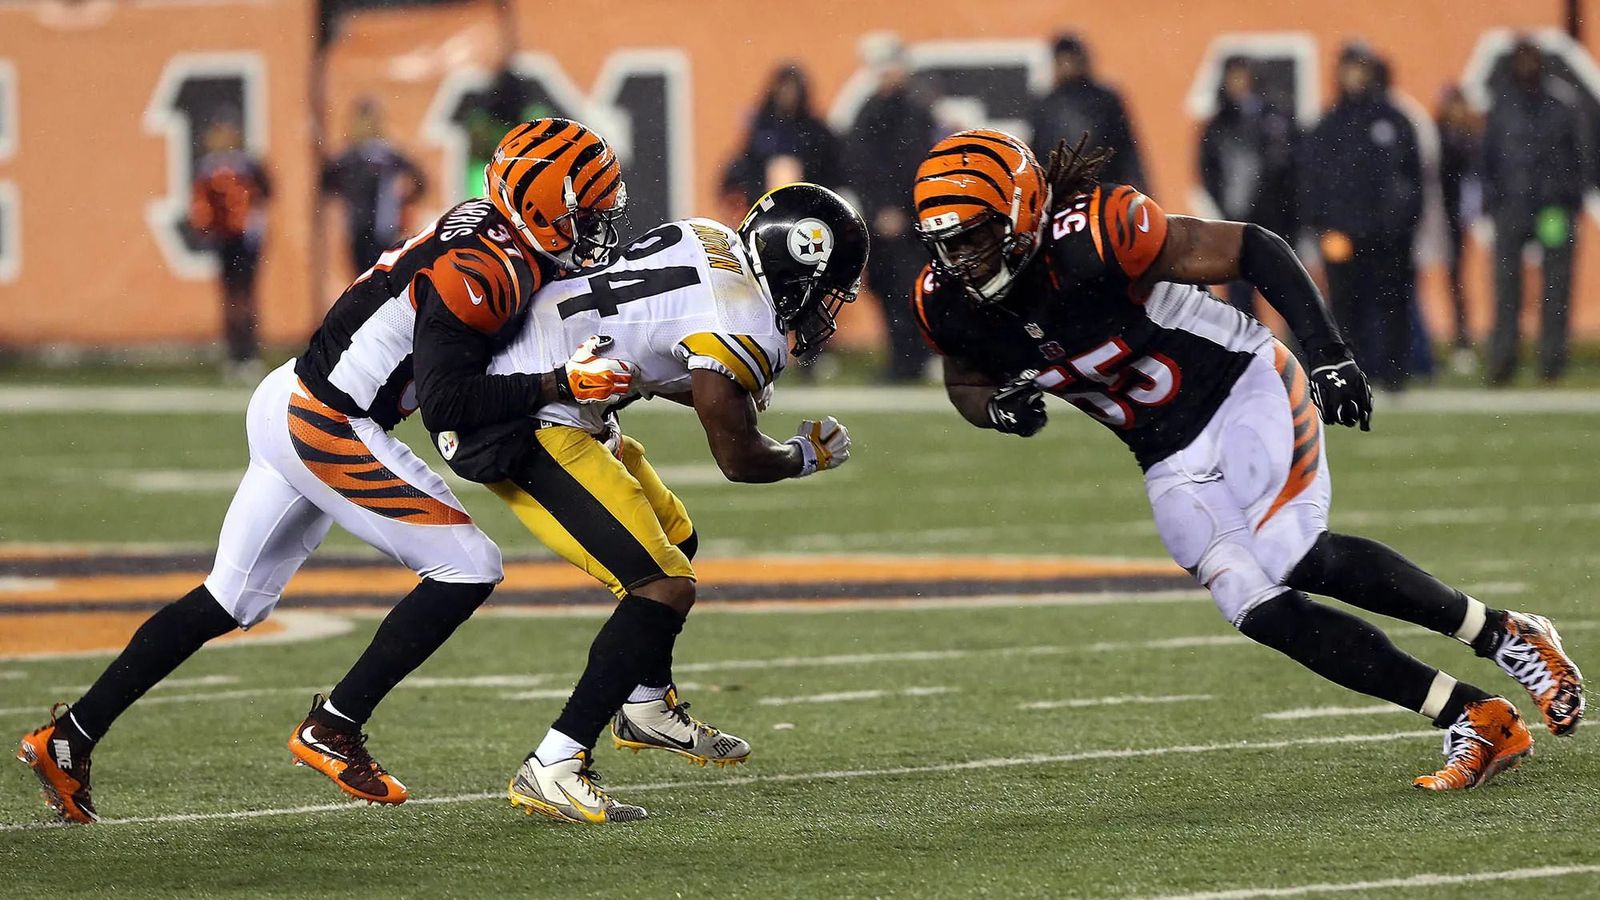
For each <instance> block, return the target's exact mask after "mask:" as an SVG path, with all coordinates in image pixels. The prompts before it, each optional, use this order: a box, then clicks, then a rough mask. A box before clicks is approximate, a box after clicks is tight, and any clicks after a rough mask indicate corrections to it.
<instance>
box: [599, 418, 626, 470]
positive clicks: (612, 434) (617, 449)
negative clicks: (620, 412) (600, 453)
mask: <svg viewBox="0 0 1600 900" xmlns="http://www.w3.org/2000/svg"><path fill="white" fill-rule="evenodd" d="M605 428H606V430H605V431H604V432H602V433H601V434H599V435H598V436H597V437H596V440H598V441H599V442H600V443H602V444H604V445H605V447H606V450H607V451H608V452H610V454H611V455H612V456H615V457H616V458H617V459H621V458H622V419H621V418H620V417H618V416H617V414H616V413H607V414H606V425H605Z"/></svg>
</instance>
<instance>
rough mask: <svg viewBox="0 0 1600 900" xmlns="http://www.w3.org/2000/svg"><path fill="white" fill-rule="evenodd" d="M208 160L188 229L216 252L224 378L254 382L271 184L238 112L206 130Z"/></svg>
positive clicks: (199, 175)
mask: <svg viewBox="0 0 1600 900" xmlns="http://www.w3.org/2000/svg"><path fill="white" fill-rule="evenodd" d="M201 145H202V146H203V147H204V148H205V155H204V156H201V157H200V162H199V164H198V165H197V166H196V167H195V178H194V183H193V184H192V185H191V187H190V200H189V227H190V228H192V229H193V230H194V233H195V234H196V235H198V236H199V237H200V239H201V240H202V241H203V242H204V243H205V245H206V246H207V247H209V248H211V249H213V250H215V251H216V253H217V263H218V267H219V268H220V270H221V274H222V331H223V337H224V340H225V341H226V343H227V354H228V360H227V368H226V375H227V377H228V379H229V380H230V381H237V382H239V383H253V382H254V380H255V379H257V378H259V376H260V375H261V361H260V358H259V357H260V353H261V347H260V344H259V343H258V342H257V340H256V269H257V267H258V265H259V264H260V261H261V241H262V237H263V235H264V234H265V233H266V225H267V198H268V197H269V196H270V195H271V193H272V185H271V181H270V180H269V179H268V177H267V173H266V170H265V169H264V168H263V167H262V165H261V161H260V160H258V159H256V158H255V157H254V156H252V155H250V153H249V151H247V150H246V149H245V147H244V133H243V132H242V131H241V130H240V127H239V119H238V115H237V113H233V112H230V113H225V114H223V115H222V116H219V117H218V118H217V119H216V120H215V121H213V122H212V123H211V124H210V125H209V126H208V127H207V128H206V131H205V137H204V139H203V141H202V144H201Z"/></svg>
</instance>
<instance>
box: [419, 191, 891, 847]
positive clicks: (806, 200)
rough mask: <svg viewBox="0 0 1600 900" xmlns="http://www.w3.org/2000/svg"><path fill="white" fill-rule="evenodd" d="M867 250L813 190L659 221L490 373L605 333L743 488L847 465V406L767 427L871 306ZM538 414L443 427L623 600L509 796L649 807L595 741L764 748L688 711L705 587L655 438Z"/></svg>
mask: <svg viewBox="0 0 1600 900" xmlns="http://www.w3.org/2000/svg"><path fill="white" fill-rule="evenodd" d="M866 259H867V232H866V228H865V226H864V225H863V224H862V221H861V216H860V215H859V214H858V213H857V212H856V211H855V210H854V209H853V208H851V206H850V205H849V204H848V203H846V202H845V201H844V200H843V199H841V198H840V197H839V196H838V195H837V194H835V193H833V192H832V191H829V190H827V189H826V188H822V187H818V186H816V185H813V184H791V185H787V186H784V187H780V188H778V189H776V190H774V191H772V192H771V193H768V194H767V195H766V196H764V197H762V198H761V199H760V200H759V201H757V202H756V204H755V206H754V207H753V208H752V209H751V210H750V213H749V215H748V216H747V217H746V218H745V220H744V223H743V224H742V225H740V227H739V229H738V231H737V232H735V231H734V230H732V229H729V228H728V227H727V226H725V225H722V224H720V223H717V222H713V221H710V220H708V219H687V220H684V221H679V222H669V223H667V224H665V225H661V226H658V227H656V228H654V229H652V230H650V231H649V232H647V233H645V234H644V235H643V236H642V237H640V238H639V239H638V240H636V241H634V242H633V243H632V244H631V245H629V246H628V247H626V248H625V249H624V250H623V251H622V253H621V254H620V256H619V258H617V259H616V260H614V261H613V262H612V263H611V264H610V265H608V266H605V267H602V268H599V269H598V270H596V271H594V272H592V273H591V272H585V273H584V274H583V275H582V277H578V278H573V279H568V280H565V281H560V282H556V283H554V284H552V285H550V286H548V287H546V288H545V289H544V290H543V291H542V292H541V293H540V294H539V297H538V302H537V303H536V304H535V305H534V308H533V311H532V312H531V313H530V314H529V316H528V321H527V322H526V324H525V325H524V327H523V329H522V331H521V333H520V334H518V336H517V338H516V340H514V341H513V342H512V343H511V345H510V346H509V347H507V348H506V350H505V351H504V352H502V353H501V354H500V355H498V356H496V357H495V360H494V362H493V364H492V366H491V368H490V371H492V372H496V373H503V374H512V373H516V372H538V371H543V370H545V369H547V368H549V364H548V363H547V362H546V360H547V359H548V358H550V356H551V354H554V353H557V350H556V348H557V347H560V346H562V345H563V344H566V343H571V342H572V340H573V338H572V336H573V335H577V334H579V332H582V333H583V334H584V335H588V334H594V333H597V332H598V333H603V334H605V335H606V337H607V338H608V339H609V340H610V342H611V344H610V349H609V350H608V351H607V352H609V353H613V354H615V355H616V356H617V357H618V358H619V359H625V360H627V361H628V363H629V364H631V366H632V374H633V378H632V393H633V395H634V396H635V397H645V398H648V397H653V396H660V397H666V398H668V399H671V400H675V401H677V402H680V403H683V404H686V405H689V406H692V407H693V408H694V410H695V412H696V414H697V415H698V416H699V419H700V424H701V425H702V426H703V427H704V429H705V433H706V439H707V441H708V443H709V444H710V448H711V455H712V457H713V458H714V459H715V460H716V463H717V466H718V467H719V468H720V469H721V470H722V472H723V474H724V475H726V476H727V478H728V479H729V480H731V481H741V482H758V483H760V482H773V481H779V480H782V479H786V478H804V477H806V476H808V475H812V474H814V473H817V472H823V471H827V470H828V469H832V468H835V467H837V466H840V465H843V464H844V462H845V461H846V460H847V459H849V458H850V436H849V434H848V433H847V432H846V431H845V428H844V426H842V425H840V424H839V423H838V422H836V421H835V420H834V419H833V418H831V417H829V418H824V419H822V420H820V421H809V420H808V421H802V422H801V423H800V428H799V431H798V433H797V434H796V435H795V436H794V437H791V438H789V439H788V440H786V441H777V440H774V439H772V438H770V437H767V436H766V435H765V434H763V433H762V432H761V430H760V429H759V428H758V427H757V426H756V413H757V410H758V409H760V408H764V407H765V405H766V402H767V398H768V397H769V396H770V393H771V391H772V386H773V383H774V382H775V381H776V380H777V378H778V376H779V375H781V374H782V373H783V371H784V369H785V368H786V367H787V366H788V364H789V360H790V355H791V350H790V339H791V336H792V339H793V350H792V353H793V355H794V356H795V357H797V358H799V359H801V360H805V359H807V358H808V357H809V356H810V355H812V354H814V353H815V352H816V351H817V350H818V349H819V348H821V346H822V344H823V343H824V342H825V341H826V340H827V339H828V338H829V337H830V336H831V335H832V334H833V332H834V328H835V323H834V315H835V314H836V313H837V312H838V310H839V308H840V307H841V306H842V305H843V304H845V303H848V302H850V301H852V300H854V299H855V296H856V291H857V290H858V288H859V284H860V280H861V272H862V268H863V266H864V265H865V264H866ZM534 417H535V420H536V421H532V422H517V423H508V424H506V425H504V426H500V427H496V428H489V429H480V430H479V431H477V432H470V433H461V434H457V433H444V434H439V435H436V440H438V441H439V447H440V452H441V453H442V454H443V455H444V456H445V458H446V459H449V460H450V462H451V465H452V467H454V468H455V470H456V472H457V473H458V474H461V475H462V476H464V477H466V478H469V479H471V480H474V481H480V482H484V483H486V484H488V485H489V487H490V489H491V490H493V491H494V493H496V494H497V495H499V496H500V498H501V499H503V500H504V501H505V502H506V503H507V504H509V505H510V506H511V509H512V510H513V511H514V512H515V513H516V515H517V516H518V518H520V519H521V520H522V522H523V524H524V525H526V526H527V527H528V529H529V530H530V531H532V532H533V534H534V535H535V536H536V537H538V538H539V540H541V541H542V542H544V544H545V545H547V546H548V547H550V548H551V549H552V550H554V551H555V552H556V553H558V554H560V555H561V556H562V557H563V558H565V559H567V560H568V561H569V562H571V563H572V564H573V565H576V566H578V567H579V568H582V569H583V570H584V571H586V572H588V573H589V574H591V575H593V576H594V577H595V578H596V579H598V580H599V581H600V582H601V583H603V584H605V585H606V586H607V587H608V588H610V590H611V592H612V593H613V594H615V595H616V596H617V599H618V601H619V602H618V603H617V606H616V610H615V611H614V612H613V613H612V615H611V618H610V619H609V620H608V621H607V622H606V623H605V625H604V627H602V628H601V629H600V633H599V634H598V635H597V636H596V637H595V639H594V642H593V644H592V645H591V646H590V648H589V661H588V665H587V667H586V668H585V669H584V672H583V675H582V677H581V678H580V679H579V680H578V683H577V686H576V688H575V689H574V690H573V692H572V695H571V697H570V698H569V699H568V700H567V703H566V706H565V708H564V709H563V710H562V711H561V715H560V717H559V718H557V719H556V721H555V723H554V724H553V725H552V726H551V728H550V730H549V731H548V733H547V734H546V735H545V736H544V739H543V740H541V741H540V742H539V744H538V746H537V747H536V748H534V750H533V752H531V753H529V754H528V756H527V758H526V759H525V760H524V762H523V764H522V766H521V768H520V769H518V771H517V773H516V775H515V776H514V777H513V778H512V781H511V784H510V787H509V795H510V799H511V802H512V803H513V804H515V805H516V806H519V807H521V808H523V809H525V810H526V811H528V812H529V813H530V814H531V813H533V812H538V813H542V814H544V815H547V816H550V817H552V818H555V819H559V820H562V821H568V822H580V823H604V822H621V821H630V820H634V819H641V818H644V817H645V811H644V810H643V809H641V808H640V807H637V806H630V805H627V804H623V803H619V802H617V801H616V800H614V799H613V798H612V797H610V796H609V795H608V794H607V793H606V792H605V791H603V790H601V789H600V788H599V787H598V786H597V785H596V776H595V775H594V772H593V770H592V769H591V768H590V763H591V761H592V759H593V753H594V745H595V742H596V741H597V740H598V738H599V736H600V732H601V730H602V729H603V728H604V727H605V725H606V722H607V721H608V720H609V721H610V723H611V734H612V742H613V744H614V745H615V746H616V747H618V748H619V749H620V748H630V749H633V750H634V751H636V752H637V751H638V750H644V749H658V750H666V751H670V752H672V753H676V754H678V755H680V756H683V757H686V758H688V759H689V760H690V761H692V762H695V763H698V764H700V765H705V764H706V763H707V762H712V763H716V764H717V765H718V766H724V765H733V764H738V763H742V762H744V760H745V759H746V758H747V757H748V756H749V754H750V744H749V743H748V742H746V741H745V740H744V739H742V738H739V737H737V736H735V735H732V734H728V733H727V732H723V731H719V730H718V729H716V728H713V727H711V726H709V725H707V724H705V723H704V722H702V721H700V720H699V719H697V718H695V717H694V716H691V715H690V714H689V711H688V710H689V704H688V703H686V702H684V701H682V700H681V699H680V698H679V696H678V692H677V690H676V689H675V688H674V686H673V679H672V649H673V643H674V641H675V640H676V638H677V635H678V633H679V631H680V630H681V629H682V628H683V624H684V617H685V616H686V615H687V614H688V612H689V609H690V607H692V606H693V605H694V600H695V573H694V567H693V565H692V564H691V562H690V560H691V558H692V557H693V556H694V553H695V546H696V544H697V543H698V538H697V536H696V534H695V530H694V525H693V524H692V523H691V522H690V520H689V516H688V513H687V512H686V511H685V510H684V507H683V504H682V503H681V502H679V500H678V498H677V497H676V496H674V495H673V493H672V492H671V491H670V490H668V489H667V487H666V486H665V485H664V484H662V482H661V479H660V478H659V477H658V476H657V474H656V472H655V470H654V469H653V468H652V467H651V465H650V463H649V461H648V460H647V459H646V458H645V453H644V448H643V447H642V446H640V445H639V443H638V442H637V441H635V440H634V439H633V438H631V437H626V436H624V435H622V434H621V432H620V429H619V428H618V426H617V423H616V419H615V417H614V416H612V415H609V414H608V411H606V410H605V409H603V408H602V407H600V406H598V405H597V406H582V405H579V404H576V403H569V402H561V403H553V404H549V405H546V406H544V407H541V408H540V409H539V411H538V412H537V413H535V416H534Z"/></svg>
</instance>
